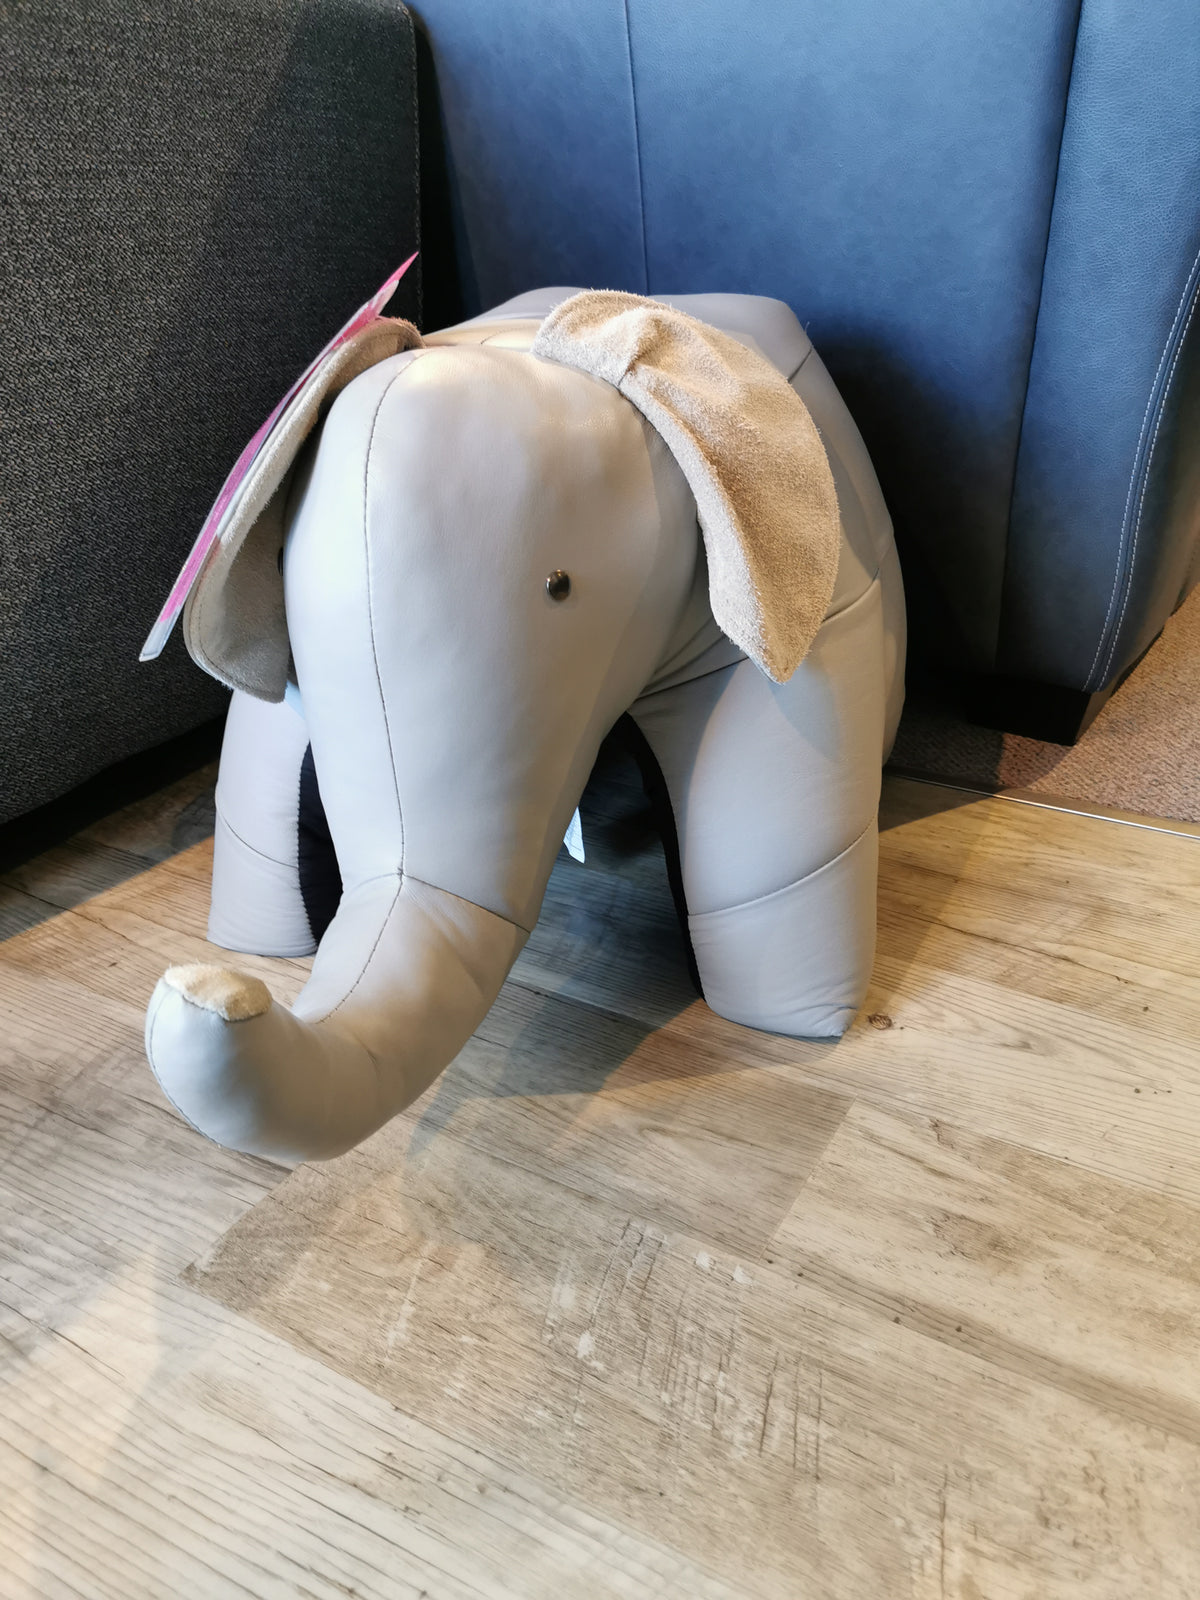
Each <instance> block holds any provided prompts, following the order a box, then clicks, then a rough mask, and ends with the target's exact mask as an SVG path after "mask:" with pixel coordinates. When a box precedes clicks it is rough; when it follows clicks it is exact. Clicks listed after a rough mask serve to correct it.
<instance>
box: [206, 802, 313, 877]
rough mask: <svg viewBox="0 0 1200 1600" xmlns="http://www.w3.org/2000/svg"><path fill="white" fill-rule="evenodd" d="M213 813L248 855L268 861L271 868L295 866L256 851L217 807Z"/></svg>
mask: <svg viewBox="0 0 1200 1600" xmlns="http://www.w3.org/2000/svg"><path fill="white" fill-rule="evenodd" d="M215 811H216V815H217V817H218V818H219V820H220V821H221V822H223V823H224V824H225V826H226V828H227V829H228V830H229V832H230V833H231V834H232V835H233V837H234V838H235V839H236V840H237V842H238V843H239V844H240V845H241V846H242V847H243V848H244V849H246V850H249V852H250V854H251V855H252V856H257V857H258V858H259V860H260V861H269V862H270V863H271V865H272V866H273V867H293V866H295V863H294V862H292V861H281V860H280V858H279V857H278V856H269V855H268V854H267V852H266V851H265V850H259V849H256V848H255V846H254V845H252V844H251V843H250V841H249V839H243V838H242V836H241V834H240V833H239V832H238V831H237V829H236V828H235V827H234V826H233V824H232V823H231V822H230V820H229V818H228V817H227V816H226V815H225V814H224V812H223V811H222V810H221V808H220V806H217V807H216V808H215Z"/></svg>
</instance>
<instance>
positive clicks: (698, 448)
mask: <svg viewBox="0 0 1200 1600" xmlns="http://www.w3.org/2000/svg"><path fill="white" fill-rule="evenodd" d="M532 354H533V355H535V356H544V357H546V358H547V359H549V360H551V361H558V362H561V363H563V364H564V365H566V366H570V367H576V368H578V369H579V370H580V371H581V372H587V373H591V374H592V376H594V377H597V378H604V379H606V380H607V381H608V382H609V383H611V384H613V385H614V386H615V387H616V388H617V389H619V390H620V392H621V393H622V394H623V395H624V396H625V397H626V399H627V400H629V401H630V402H631V403H632V404H633V405H635V406H636V407H637V409H638V410H639V411H640V412H641V413H642V415H643V416H644V417H645V418H646V420H647V421H648V422H649V423H650V424H651V425H652V426H653V427H654V428H655V429H656V430H657V431H658V433H659V434H661V435H662V438H663V440H664V442H665V443H666V445H667V448H668V449H669V450H670V451H671V454H672V455H673V456H674V457H675V460H676V461H677V462H678V463H679V467H680V469H681V471H682V472H683V475H684V477H685V478H686V479H687V482H688V487H689V488H690V489H691V491H692V494H693V495H694V496H695V499H696V510H697V513H698V517H699V522H700V531H701V533H702V535H703V538H704V546H705V550H706V552H707V555H708V572H709V590H710V600H711V604H712V613H713V617H714V619H715V621H716V623H717V625H718V627H719V628H720V629H721V630H722V632H723V633H725V634H726V635H727V636H728V637H729V638H730V639H732V640H733V642H734V643H735V644H736V645H738V646H739V647H740V648H741V649H742V650H744V651H745V652H746V654H747V655H748V656H749V657H750V659H751V660H752V661H754V662H755V663H756V664H757V665H758V666H759V667H761V668H762V670H763V671H764V672H765V673H766V674H767V675H768V677H771V678H773V679H774V680H775V682H776V683H784V682H786V681H787V679H788V678H790V677H791V675H792V673H793V672H794V671H795V670H796V668H797V666H799V664H800V662H801V661H802V660H803V659H804V656H805V655H806V654H807V652H808V649H809V646H810V645H811V644H812V641H813V639H814V637H815V635H816V632H817V629H818V628H819V627H820V626H821V623H822V621H823V619H824V617H825V613H826V612H827V610H828V609H829V602H830V600H831V598H832V596H833V586H834V582H835V580H836V578H837V565H838V553H839V550H840V548H841V524H840V520H839V516H838V503H837V491H836V489H835V488H834V483H833V474H832V472H831V471H830V469H829V461H828V458H827V456H826V454H825V447H824V445H823V444H822V443H821V436H820V434H819V433H818V432H817V429H816V425H815V424H814V422H813V420H812V417H811V416H810V415H809V413H808V408H807V406H806V405H805V404H804V402H803V400H801V398H800V396H799V395H798V394H797V393H796V392H795V390H794V389H793V388H792V387H791V385H790V384H789V383H788V381H787V379H786V378H785V377H784V376H783V374H782V373H780V372H779V371H777V370H776V368H775V367H773V366H772V365H771V363H770V362H769V361H767V360H766V358H765V357H764V356H761V355H759V354H758V353H757V352H756V351H753V350H749V349H747V348H746V346H745V345H743V344H739V343H738V341H737V340H736V339H733V338H731V337H730V335H729V334H726V333H722V332H720V331H719V330H718V329H716V328H711V327H709V326H708V325H707V324H706V323H703V322H698V321H697V320H696V318H695V317H689V316H687V315H686V314H685V313H684V312H682V311H676V310H674V309H673V308H672V307H670V306H666V305H663V304H661V303H660V302H658V301H655V300H646V299H643V298H642V296H640V295H635V294H622V293H617V292H613V291H610V290H587V291H585V292H584V293H583V294H577V295H574V296H572V298H571V299H569V300H564V301H563V302H562V304H561V305H559V306H556V307H555V309H554V310H553V311H552V312H551V313H550V315H549V316H548V317H547V318H546V320H545V321H544V322H543V323H542V326H541V328H540V329H539V331H538V334H537V337H536V339H535V340H534V342H533V346H532Z"/></svg>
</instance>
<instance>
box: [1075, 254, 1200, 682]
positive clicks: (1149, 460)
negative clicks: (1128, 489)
mask: <svg viewBox="0 0 1200 1600" xmlns="http://www.w3.org/2000/svg"><path fill="white" fill-rule="evenodd" d="M1196 260H1197V262H1198V263H1200V255H1197V257H1196ZM1195 270H1196V269H1195V266H1193V268H1192V272H1190V273H1189V274H1188V281H1189V283H1190V282H1191V278H1192V276H1193V274H1194V273H1195ZM1197 290H1200V283H1198V284H1196V285H1195V286H1193V290H1192V296H1191V302H1192V304H1191V310H1190V311H1189V312H1188V316H1187V321H1186V322H1185V323H1184V325H1183V331H1182V333H1181V334H1180V335H1179V339H1178V342H1177V343H1176V345H1175V354H1174V356H1173V357H1172V358H1171V366H1170V369H1169V370H1168V372H1167V379H1166V382H1165V383H1164V384H1163V387H1162V393H1161V394H1160V395H1159V397H1158V407H1157V411H1156V414H1155V418H1154V432H1153V433H1152V434H1151V436H1150V448H1149V449H1148V450H1147V451H1146V459H1145V461H1144V462H1143V465H1142V487H1141V491H1140V493H1139V494H1138V511H1137V520H1136V521H1135V522H1134V524H1133V542H1132V544H1131V545H1130V549H1129V570H1128V572H1127V574H1126V578H1125V593H1124V595H1123V597H1122V600H1121V615H1120V616H1119V617H1118V618H1117V625H1116V627H1115V628H1114V629H1113V631H1112V636H1111V638H1110V640H1109V645H1108V655H1107V657H1106V659H1105V662H1104V669H1103V672H1102V673H1101V677H1102V678H1106V677H1107V676H1108V674H1109V672H1110V671H1111V670H1112V664H1113V657H1114V656H1115V655H1116V653H1117V640H1118V639H1119V638H1120V637H1121V629H1122V628H1123V627H1124V625H1125V613H1126V611H1127V610H1128V609H1129V595H1130V592H1131V591H1132V589H1133V573H1134V568H1135V566H1136V565H1137V547H1138V536H1139V535H1140V533H1141V530H1142V514H1143V512H1144V511H1145V509H1146V491H1147V489H1148V488H1149V487H1150V468H1151V466H1152V465H1153V463H1154V452H1155V449H1156V448H1157V446H1158V430H1159V429H1160V428H1161V427H1162V419H1163V417H1164V416H1165V415H1166V410H1167V397H1168V395H1169V394H1170V393H1171V385H1172V383H1173V382H1174V381H1175V368H1176V367H1177V366H1178V365H1179V357H1180V356H1181V355H1182V354H1183V347H1184V345H1185V344H1186V343H1187V336H1188V332H1189V330H1190V329H1191V326H1192V318H1193V317H1194V316H1195V315H1196V306H1197V305H1198V304H1200V294H1198V293H1197ZM1184 294H1185V295H1186V294H1187V290H1186V288H1185V289H1184ZM1094 667H1095V663H1094V662H1093V669H1094Z"/></svg>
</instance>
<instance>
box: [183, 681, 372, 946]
mask: <svg viewBox="0 0 1200 1600" xmlns="http://www.w3.org/2000/svg"><path fill="white" fill-rule="evenodd" d="M340 893H341V879H340V878H339V876H338V869H337V857H336V856H335V854H334V851H333V845H332V842H331V841H330V838H329V830H328V827H327V826H326V824H325V815H324V811H323V809H322V807H321V803H320V796H319V793H318V790H317V784H316V773H315V771H314V769H313V764H312V750H311V747H310V745H309V742H308V728H307V726H306V724H305V722H304V718H303V716H302V715H301V714H300V713H299V711H298V709H296V708H294V707H293V705H292V704H291V703H290V702H288V701H281V702H280V703H279V704H277V705H274V704H269V703H268V702H266V701H263V700H255V699H252V698H251V697H250V696H249V695H245V694H235V695H234V697H233V700H232V702H231V704H230V707H229V716H228V718H227V720H226V723H225V738H224V742H223V744H222V747H221V766H220V772H219V775H218V778H217V821H216V834H215V838H214V840H213V882H212V904H211V908H210V911H209V919H208V937H209V939H210V940H211V941H212V943H213V944H219V945H222V946H223V947H224V948H225V949H227V950H247V951H252V952H253V953H254V954H256V955H264V956H306V955H311V954H312V953H313V951H314V950H315V949H316V947H317V942H318V940H319V939H320V936H321V934H322V933H323V932H324V929H325V926H326V924H327V923H328V922H329V921H330V920H331V918H332V916H333V913H334V911H335V910H336V909H337V902H338V897H339V895H340Z"/></svg>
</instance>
